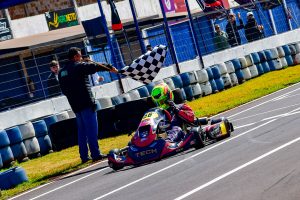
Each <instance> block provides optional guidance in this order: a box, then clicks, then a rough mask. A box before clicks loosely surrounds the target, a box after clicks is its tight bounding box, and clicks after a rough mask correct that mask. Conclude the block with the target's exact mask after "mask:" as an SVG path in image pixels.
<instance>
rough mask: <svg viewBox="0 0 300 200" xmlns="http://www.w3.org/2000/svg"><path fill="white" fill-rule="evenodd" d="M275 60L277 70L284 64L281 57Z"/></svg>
mask: <svg viewBox="0 0 300 200" xmlns="http://www.w3.org/2000/svg"><path fill="white" fill-rule="evenodd" d="M274 61H275V69H276V70H279V69H282V65H281V62H280V59H279V58H277V59H274Z"/></svg>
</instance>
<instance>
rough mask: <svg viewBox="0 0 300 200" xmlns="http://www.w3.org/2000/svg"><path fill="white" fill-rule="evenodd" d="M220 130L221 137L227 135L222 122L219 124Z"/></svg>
mask: <svg viewBox="0 0 300 200" xmlns="http://www.w3.org/2000/svg"><path fill="white" fill-rule="evenodd" d="M220 129H221V135H226V134H227V130H226V126H225V123H224V122H222V123H221V124H220Z"/></svg>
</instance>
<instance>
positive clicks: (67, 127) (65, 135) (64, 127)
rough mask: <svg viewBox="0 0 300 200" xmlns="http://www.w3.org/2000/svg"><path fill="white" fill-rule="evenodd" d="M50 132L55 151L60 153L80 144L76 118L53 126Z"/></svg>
mask: <svg viewBox="0 0 300 200" xmlns="http://www.w3.org/2000/svg"><path fill="white" fill-rule="evenodd" d="M102 110H103V109H102ZM102 110H100V111H102ZM100 111H98V112H100ZM50 131H51V143H52V148H53V150H55V151H60V150H62V149H66V148H69V147H72V146H75V145H77V144H78V141H77V138H78V136H77V123H76V118H70V119H66V120H63V121H59V122H56V123H55V124H52V125H51V126H50Z"/></svg>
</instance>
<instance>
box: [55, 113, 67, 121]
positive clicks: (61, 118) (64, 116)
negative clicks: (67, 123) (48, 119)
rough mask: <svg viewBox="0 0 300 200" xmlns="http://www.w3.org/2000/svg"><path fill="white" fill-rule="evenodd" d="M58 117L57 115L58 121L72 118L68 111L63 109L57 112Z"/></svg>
mask: <svg viewBox="0 0 300 200" xmlns="http://www.w3.org/2000/svg"><path fill="white" fill-rule="evenodd" d="M56 117H57V121H63V120H66V119H69V118H70V117H69V114H68V111H63V112H61V113H58V114H56Z"/></svg>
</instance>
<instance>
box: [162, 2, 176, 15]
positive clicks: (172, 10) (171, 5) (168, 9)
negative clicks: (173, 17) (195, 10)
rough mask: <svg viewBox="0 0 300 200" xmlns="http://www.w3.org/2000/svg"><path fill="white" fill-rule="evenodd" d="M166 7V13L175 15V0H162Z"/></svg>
mask: <svg viewBox="0 0 300 200" xmlns="http://www.w3.org/2000/svg"><path fill="white" fill-rule="evenodd" d="M161 1H162V3H163V6H164V11H165V13H175V4H174V0H161Z"/></svg>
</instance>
